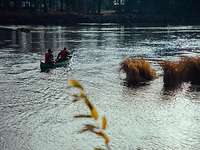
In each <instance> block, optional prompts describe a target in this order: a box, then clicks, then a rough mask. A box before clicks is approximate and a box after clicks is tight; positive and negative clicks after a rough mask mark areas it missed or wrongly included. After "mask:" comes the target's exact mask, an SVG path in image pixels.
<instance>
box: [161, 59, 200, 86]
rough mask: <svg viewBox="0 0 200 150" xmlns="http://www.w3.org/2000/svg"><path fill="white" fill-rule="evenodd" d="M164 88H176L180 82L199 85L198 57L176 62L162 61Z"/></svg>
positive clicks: (199, 68) (199, 65) (199, 60)
mask: <svg viewBox="0 0 200 150" xmlns="http://www.w3.org/2000/svg"><path fill="white" fill-rule="evenodd" d="M159 64H160V66H161V67H162V69H163V72H164V76H163V82H164V85H165V86H176V85H179V84H181V83H182V82H191V83H192V84H198V85H199V84H200V57H183V58H181V59H180V60H178V61H162V62H160V63H159Z"/></svg>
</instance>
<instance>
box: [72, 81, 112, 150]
mask: <svg viewBox="0 0 200 150" xmlns="http://www.w3.org/2000/svg"><path fill="white" fill-rule="evenodd" d="M68 85H69V87H68V88H74V89H76V90H78V93H76V94H70V93H68V94H69V95H70V96H72V97H73V98H74V100H73V102H78V101H83V102H84V104H85V105H86V106H87V108H88V109H89V112H90V113H89V114H86V115H85V114H80V115H76V116H74V118H91V119H93V120H95V121H96V122H97V124H96V125H93V124H85V125H84V127H83V128H82V129H81V130H80V133H84V132H91V133H94V134H96V135H97V136H99V137H101V138H103V139H104V143H105V146H106V148H107V149H108V150H110V146H109V142H110V138H109V136H108V135H107V134H106V132H105V130H106V128H107V119H106V116H103V117H102V118H100V117H99V113H98V112H97V109H96V108H95V106H94V105H93V104H92V103H91V101H90V100H89V98H88V96H87V94H86V92H85V89H84V88H83V86H82V85H81V84H80V83H79V82H78V81H77V80H69V81H68ZM94 150H103V149H102V148H94Z"/></svg>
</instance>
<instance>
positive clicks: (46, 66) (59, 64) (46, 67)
mask: <svg viewBox="0 0 200 150" xmlns="http://www.w3.org/2000/svg"><path fill="white" fill-rule="evenodd" d="M70 58H71V57H69V58H68V59H66V60H65V61H61V62H56V63H55V64H54V65H50V64H46V63H44V62H40V69H41V72H48V71H49V70H50V69H54V68H58V67H65V66H66V65H67V64H68V63H69V60H70Z"/></svg>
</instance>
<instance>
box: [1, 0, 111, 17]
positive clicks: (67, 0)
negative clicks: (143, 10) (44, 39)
mask: <svg viewBox="0 0 200 150" xmlns="http://www.w3.org/2000/svg"><path fill="white" fill-rule="evenodd" d="M0 7H1V8H2V9H4V10H15V11H17V10H23V11H27V10H30V11H36V12H68V13H82V14H97V13H101V10H111V9H113V0H0Z"/></svg>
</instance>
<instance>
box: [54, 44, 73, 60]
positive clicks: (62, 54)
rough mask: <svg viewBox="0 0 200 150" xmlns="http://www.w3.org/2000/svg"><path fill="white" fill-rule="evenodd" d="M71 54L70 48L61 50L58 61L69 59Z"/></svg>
mask: <svg viewBox="0 0 200 150" xmlns="http://www.w3.org/2000/svg"><path fill="white" fill-rule="evenodd" d="M69 55H70V52H69V50H68V49H67V48H66V47H65V48H64V49H63V50H61V51H60V52H59V53H58V56H57V59H56V62H62V61H66V60H67V59H68V57H69Z"/></svg>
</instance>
